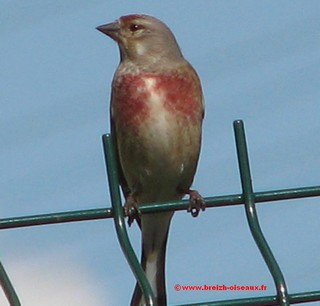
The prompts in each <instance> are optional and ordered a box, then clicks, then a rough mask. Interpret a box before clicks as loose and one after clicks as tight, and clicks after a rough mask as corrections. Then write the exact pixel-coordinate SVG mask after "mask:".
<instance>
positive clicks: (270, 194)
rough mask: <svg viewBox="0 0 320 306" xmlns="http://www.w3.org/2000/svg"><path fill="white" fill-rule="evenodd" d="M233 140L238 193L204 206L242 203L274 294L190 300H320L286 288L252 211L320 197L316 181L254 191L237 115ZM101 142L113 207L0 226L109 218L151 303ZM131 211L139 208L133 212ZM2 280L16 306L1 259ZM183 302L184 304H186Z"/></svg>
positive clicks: (181, 204)
mask: <svg viewBox="0 0 320 306" xmlns="http://www.w3.org/2000/svg"><path fill="white" fill-rule="evenodd" d="M234 132H235V141H236V148H237V156H238V163H239V172H240V177H241V185H242V194H234V195H225V196H218V197H209V198H206V199H205V200H206V207H221V206H232V205H244V208H245V211H246V216H247V222H248V225H249V227H250V231H251V234H252V236H253V238H254V240H255V242H256V244H257V246H258V248H259V251H260V253H261V255H262V257H263V259H264V261H265V263H266V265H267V268H268V269H269V271H270V274H271V276H272V278H273V280H274V284H275V288H276V291H277V295H274V296H264V297H253V298H244V299H232V300H223V301H214V302H206V303H197V304H189V305H211V306H214V305H215V306H217V305H219V306H223V305H231V306H235V305H237V306H239V305H261V306H262V305H281V306H287V305H290V304H298V303H303V302H314V301H320V290H319V291H312V292H299V293H288V290H287V285H286V281H285V278H284V276H283V273H282V271H281V269H280V266H279V264H278V263H277V261H276V259H275V257H274V255H273V253H272V250H271V249H270V247H269V245H268V243H267V240H266V239H265V237H264V235H263V232H262V230H261V227H260V225H259V220H258V215H257V211H256V203H259V202H263V203H266V202H270V201H279V200H286V199H297V198H306V197H316V196H320V186H312V187H303V188H295V189H283V190H272V191H265V192H256V193H255V192H254V191H253V187H252V183H251V173H250V166H249V158H248V150H247V145H246V138H245V131H244V125H243V122H242V121H241V120H237V121H235V122H234ZM102 140H103V147H104V153H105V160H106V167H107V174H108V181H109V188H110V195H111V203H112V208H106V209H90V210H80V211H71V212H59V213H52V214H42V215H33V216H23V217H13V218H6V219H0V229H10V228H18V227H26V226H35V225H45V224H58V223H64V222H77V221H86V220H97V219H106V218H113V220H114V224H115V227H116V232H117V235H118V239H119V242H120V246H121V248H122V251H123V253H124V255H125V257H126V258H127V261H128V264H129V265H130V267H131V269H132V271H133V273H134V275H135V277H136V279H137V281H138V283H139V284H140V286H141V288H142V291H143V293H144V295H145V298H146V303H147V305H155V304H154V296H153V292H152V290H151V287H150V284H149V283H148V281H147V279H146V277H145V274H144V272H143V270H142V267H141V266H140V264H139V261H138V259H137V257H136V255H135V253H134V251H133V248H132V245H131V243H130V240H129V238H128V234H127V229H126V225H125V216H124V212H123V208H122V204H121V197H120V189H119V181H118V173H117V167H116V158H115V151H114V146H113V141H112V137H111V135H110V134H106V135H103V137H102ZM188 205H189V202H188V201H177V202H170V203H156V204H151V205H150V204H144V205H141V206H139V214H144V213H151V212H153V213H154V212H161V211H170V210H186V209H188ZM129 213H130V214H132V215H134V214H136V213H137V212H136V211H131V212H129ZM0 285H1V287H2V289H3V291H4V293H5V295H6V297H7V300H8V302H9V304H10V305H11V306H20V305H21V303H20V301H19V298H18V296H17V294H16V292H15V289H14V287H13V285H12V283H11V282H10V279H9V276H8V274H7V273H6V271H5V269H4V267H3V265H2V264H1V262H0ZM185 306H186V305H185Z"/></svg>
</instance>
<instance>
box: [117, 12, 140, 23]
mask: <svg viewBox="0 0 320 306" xmlns="http://www.w3.org/2000/svg"><path fill="white" fill-rule="evenodd" d="M145 17H146V16H145V15H139V14H133V15H127V16H122V17H120V19H121V21H122V22H124V23H130V22H132V21H134V20H137V19H144V18H145Z"/></svg>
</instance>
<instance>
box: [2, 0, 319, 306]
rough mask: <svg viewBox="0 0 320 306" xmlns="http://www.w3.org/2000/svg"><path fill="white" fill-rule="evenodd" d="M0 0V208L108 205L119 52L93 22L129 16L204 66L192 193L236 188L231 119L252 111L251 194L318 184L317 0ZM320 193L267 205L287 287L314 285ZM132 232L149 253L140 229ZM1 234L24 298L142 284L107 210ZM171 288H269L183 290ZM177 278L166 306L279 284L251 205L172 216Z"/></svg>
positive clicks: (46, 300)
mask: <svg viewBox="0 0 320 306" xmlns="http://www.w3.org/2000/svg"><path fill="white" fill-rule="evenodd" d="M0 1H1V11H0V19H1V21H2V22H1V29H0V35H1V41H2V42H1V48H0V58H1V69H0V101H1V108H0V127H1V129H0V145H1V152H0V165H1V172H0V191H1V192H0V205H1V206H0V207H1V217H3V218H5V217H13V216H22V215H32V214H40V213H50V212H59V211H69V210H80V209H91V208H98V207H109V206H110V201H109V192H108V187H107V182H106V177H105V166H104V159H103V152H102V145H101V135H102V134H104V133H106V132H108V131H109V111H108V108H109V96H110V82H111V80H112V76H113V73H114V71H115V69H116V66H117V64H118V62H119V54H118V49H117V46H116V44H115V43H114V42H113V41H111V40H110V39H108V38H107V37H106V36H104V35H102V34H101V33H99V32H98V31H96V30H95V27H96V26H98V25H101V24H104V23H107V22H111V21H113V20H115V19H117V18H118V17H119V16H122V15H126V14H129V13H146V14H150V15H153V16H155V17H158V18H159V19H161V20H163V21H164V22H165V23H166V24H167V25H168V26H169V27H170V28H171V29H172V31H173V32H174V33H175V35H176V38H177V40H178V42H179V44H180V46H181V48H182V50H183V53H184V55H185V57H186V58H187V59H188V60H189V61H190V62H191V63H192V65H193V66H194V67H195V68H196V69H197V71H198V73H199V75H200V77H201V80H202V85H203V89H204V94H205V98H206V117H205V124H204V136H203V147H202V154H201V159H200V164H199V167H198V172H197V175H196V178H195V182H194V187H195V188H196V189H198V190H199V191H200V192H201V193H202V194H203V195H204V196H216V195H224V194H235V193H240V190H241V189H240V179H239V174H238V168H237V160H236V154H235V144H234V136H233V130H232V122H233V120H235V119H243V120H244V121H245V126H246V132H247V140H248V146H249V150H250V161H251V168H252V175H253V183H254V188H255V190H256V191H264V190H272V189H282V188H294V187H303V186H312V185H320V174H319V165H320V157H319V156H320V138H319V136H318V133H319V129H320V120H319V114H320V102H319V101H320V81H319V80H320V40H319V35H320V34H319V33H320V2H319V1H316V0H315V1H312V0H310V1H295V0H290V1H289V0H282V1H253V0H252V1H249V0H243V1H234V0H232V1H223V0H221V1H181V0H179V1H174V2H172V1H168V0H164V1H161V2H160V1H159V2H155V1H154V2H151V1H135V2H133V1H132V2H129V1H119V0H117V1H115V0H109V1H98V0H94V1H90V2H88V1H81V0H78V1H74V0H69V1H62V0H56V1H35V0H30V1H28V2H20V1H8V0H0ZM319 201H320V199H318V198H314V199H300V200H294V201H283V202H274V203H269V204H259V205H258V206H257V207H258V213H259V217H260V222H261V226H262V229H263V231H264V233H265V235H266V238H267V240H268V242H269V244H270V246H271V248H272V250H273V252H274V255H275V256H276V258H277V260H278V262H279V264H280V266H281V268H282V270H283V273H284V276H285V279H286V280H287V284H288V288H289V292H291V293H294V292H302V291H311V290H319V283H320V274H319V264H320V262H319V248H320V242H319V235H320V226H319V214H320V206H319ZM129 233H130V237H131V238H132V242H133V245H134V247H135V249H136V250H137V252H138V253H139V252H140V242H139V231H138V229H137V227H136V226H132V228H130V229H129ZM0 242H1V245H2V249H1V252H0V260H1V261H2V263H3V264H4V266H5V268H6V269H7V272H8V273H9V275H10V277H11V279H12V282H13V283H14V285H15V287H16V290H17V292H18V294H19V297H20V299H21V301H22V304H23V305H24V306H38V305H39V306H40V305H41V306H42V305H46V306H56V305H61V306H67V305H68V306H70V305H80V306H85V305H93V306H104V305H128V303H129V300H130V298H131V294H132V291H133V287H134V283H135V280H134V277H133V275H132V273H131V271H130V269H129V267H128V266H127V264H126V261H125V259H124V256H123V255H122V253H121V250H120V247H119V244H118V241H117V239H116V235H115V230H114V227H113V222H112V221H111V220H100V221H90V222H80V223H70V224H63V225H50V226H41V227H32V228H23V229H14V230H3V231H1V233H0ZM176 283H179V284H181V285H184V284H185V285H198V284H200V285H202V284H207V285H210V284H226V285H231V284H238V285H260V284H265V285H266V286H267V291H266V292H262V293H261V292H241V291H237V292H230V291H226V292H224V291H220V292H210V291H209V292H206V291H199V292H176V291H175V290H174V288H173V286H174V284H176ZM167 288H168V289H167V290H168V299H169V303H170V304H182V303H189V302H197V301H211V300H221V299H233V298H240V297H248V296H257V295H272V294H274V293H275V289H274V287H273V281H272V278H271V276H270V275H269V272H268V270H267V269H266V267H265V264H264V262H263V260H262V258H261V256H260V253H259V252H258V250H257V248H256V246H255V243H254V241H253V239H252V237H251V235H250V233H249V229H248V226H247V223H246V219H245V212H244V209H243V207H241V206H237V207H224V208H216V209H208V210H207V211H206V212H205V213H202V214H201V215H200V216H199V217H198V218H196V219H194V218H191V217H190V216H189V215H188V214H186V213H185V212H179V213H176V215H175V217H174V219H173V223H172V227H171V232H170V238H169V246H168V260H167ZM0 304H1V305H7V304H6V302H5V298H4V297H3V294H2V293H0ZM314 304H316V303H314ZM308 305H311V304H308Z"/></svg>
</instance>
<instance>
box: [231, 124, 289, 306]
mask: <svg viewBox="0 0 320 306" xmlns="http://www.w3.org/2000/svg"><path fill="white" fill-rule="evenodd" d="M234 133H235V138H236V147H237V155H238V163H239V170H240V177H241V185H242V191H243V198H244V203H245V209H246V215H247V221H248V224H249V227H250V231H251V234H252V236H253V238H254V240H255V242H256V244H257V246H258V248H259V250H260V253H261V254H262V256H263V259H264V261H265V262H266V264H267V266H268V268H269V271H270V273H271V275H272V277H273V280H274V283H275V286H276V289H277V293H278V299H279V304H280V305H281V306H288V305H289V297H288V292H287V286H286V283H285V280H284V277H283V275H282V272H281V270H280V267H279V265H278V263H277V261H276V259H275V257H274V256H273V254H272V251H271V249H270V247H269V245H268V243H267V241H266V239H265V237H264V235H263V233H262V230H261V227H260V225H259V220H258V215H257V211H256V206H255V196H254V193H253V187H252V180H251V173H250V165H249V157H248V149H247V143H246V136H245V133H244V126H243V122H242V121H241V120H237V121H235V122H234Z"/></svg>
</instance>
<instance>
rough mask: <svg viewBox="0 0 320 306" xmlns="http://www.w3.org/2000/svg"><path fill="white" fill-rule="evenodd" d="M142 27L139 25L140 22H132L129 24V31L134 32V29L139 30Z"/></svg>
mask: <svg viewBox="0 0 320 306" xmlns="http://www.w3.org/2000/svg"><path fill="white" fill-rule="evenodd" d="M142 28H143V26H142V25H140V24H136V23H132V24H131V25H130V31H131V32H136V31H138V30H140V29H142Z"/></svg>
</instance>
